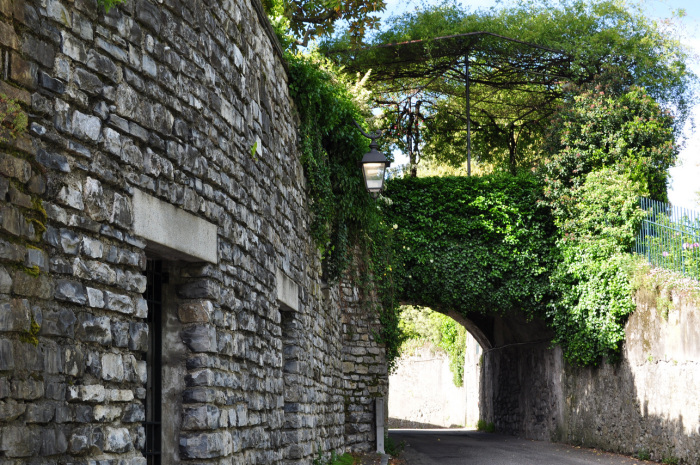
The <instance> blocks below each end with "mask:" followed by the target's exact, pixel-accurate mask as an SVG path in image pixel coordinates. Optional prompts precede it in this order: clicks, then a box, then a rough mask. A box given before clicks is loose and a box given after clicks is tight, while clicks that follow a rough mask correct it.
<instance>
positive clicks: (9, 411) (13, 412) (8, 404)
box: [0, 399, 27, 421]
mask: <svg viewBox="0 0 700 465" xmlns="http://www.w3.org/2000/svg"><path fill="white" fill-rule="evenodd" d="M26 410H27V404H25V403H19V402H17V401H15V400H14V399H8V400H7V401H4V402H2V401H0V421H13V420H16V419H17V418H19V417H20V416H21V415H24V412H25V411H26Z"/></svg>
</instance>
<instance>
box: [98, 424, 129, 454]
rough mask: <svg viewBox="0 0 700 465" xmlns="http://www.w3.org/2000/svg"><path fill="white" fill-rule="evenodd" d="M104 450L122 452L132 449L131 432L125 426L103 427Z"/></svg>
mask: <svg viewBox="0 0 700 465" xmlns="http://www.w3.org/2000/svg"><path fill="white" fill-rule="evenodd" d="M105 436H106V441H105V447H104V450H105V452H114V453H119V454H121V453H124V452H128V451H130V450H131V449H133V445H132V443H131V434H129V430H128V429H126V428H110V427H107V428H105Z"/></svg>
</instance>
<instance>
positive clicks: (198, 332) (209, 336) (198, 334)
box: [182, 325, 217, 352]
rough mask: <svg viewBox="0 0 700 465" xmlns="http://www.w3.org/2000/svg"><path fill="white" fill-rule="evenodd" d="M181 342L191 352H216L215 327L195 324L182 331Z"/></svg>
mask: <svg viewBox="0 0 700 465" xmlns="http://www.w3.org/2000/svg"><path fill="white" fill-rule="evenodd" d="M182 342H184V344H185V345H186V346H187V347H189V349H190V350H191V351H192V352H216V351H217V345H216V328H214V327H213V326H209V325H196V326H191V327H189V328H186V329H184V330H183V331H182Z"/></svg>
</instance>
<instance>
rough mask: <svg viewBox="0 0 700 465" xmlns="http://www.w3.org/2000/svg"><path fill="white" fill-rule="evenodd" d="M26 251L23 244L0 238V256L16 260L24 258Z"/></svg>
mask: <svg viewBox="0 0 700 465" xmlns="http://www.w3.org/2000/svg"><path fill="white" fill-rule="evenodd" d="M26 252H27V249H26V248H24V247H23V246H21V245H17V244H13V243H11V242H7V241H3V240H2V239H0V258H2V259H5V260H9V261H14V262H18V261H20V260H24V256H25V254H26Z"/></svg>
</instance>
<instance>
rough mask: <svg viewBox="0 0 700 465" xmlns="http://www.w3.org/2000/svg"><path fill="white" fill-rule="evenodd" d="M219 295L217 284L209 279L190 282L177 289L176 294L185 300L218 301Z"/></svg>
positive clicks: (219, 290)
mask: <svg viewBox="0 0 700 465" xmlns="http://www.w3.org/2000/svg"><path fill="white" fill-rule="evenodd" d="M220 293H221V288H220V286H219V284H218V283H216V282H214V281H212V280H210V279H198V280H196V281H190V282H188V283H185V284H183V285H182V286H180V287H178V289H177V294H178V295H179V296H180V297H182V298H185V299H211V300H218V298H219V295H220Z"/></svg>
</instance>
